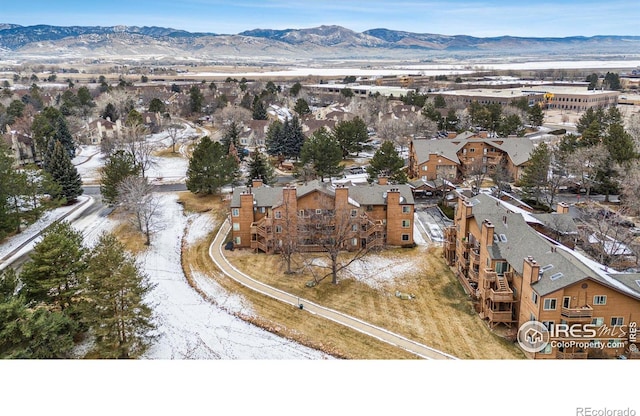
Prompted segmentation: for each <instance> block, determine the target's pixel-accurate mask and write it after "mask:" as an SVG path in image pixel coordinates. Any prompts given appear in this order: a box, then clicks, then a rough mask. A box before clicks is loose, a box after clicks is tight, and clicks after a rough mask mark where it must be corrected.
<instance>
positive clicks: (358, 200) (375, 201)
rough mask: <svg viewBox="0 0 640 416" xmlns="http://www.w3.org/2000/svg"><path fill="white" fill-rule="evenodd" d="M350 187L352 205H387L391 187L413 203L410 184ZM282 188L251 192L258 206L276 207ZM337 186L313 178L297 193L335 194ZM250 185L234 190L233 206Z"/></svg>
mask: <svg viewBox="0 0 640 416" xmlns="http://www.w3.org/2000/svg"><path fill="white" fill-rule="evenodd" d="M348 188H349V202H350V203H351V204H352V205H356V206H358V205H386V203H387V201H386V197H387V193H388V192H389V191H390V190H391V189H398V191H399V192H400V198H401V203H403V204H413V203H414V199H413V193H412V192H411V187H410V186H409V185H379V184H375V183H374V184H366V185H354V186H348ZM282 189H283V188H280V187H278V188H272V187H269V186H260V187H258V188H252V189H251V193H252V194H253V195H254V197H253V200H254V201H255V202H254V203H255V206H257V207H276V206H278V205H280V204H281V203H282ZM335 189H336V188H335V186H334V185H332V184H331V183H329V182H320V181H318V180H313V181H310V182H308V183H305V184H304V185H300V186H298V187H296V195H297V197H298V198H301V197H303V196H305V195H307V194H310V193H312V192H316V191H318V192H322V193H325V194H327V195H331V196H335ZM248 190H249V188H248V187H244V186H241V187H236V188H234V190H233V195H232V198H231V207H232V208H238V207H240V195H241V194H243V193H245V192H247V191H248Z"/></svg>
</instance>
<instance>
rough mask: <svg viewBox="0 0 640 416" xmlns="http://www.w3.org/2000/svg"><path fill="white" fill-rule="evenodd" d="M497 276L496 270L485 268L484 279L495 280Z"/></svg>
mask: <svg viewBox="0 0 640 416" xmlns="http://www.w3.org/2000/svg"><path fill="white" fill-rule="evenodd" d="M496 278H497V274H496V272H494V271H493V269H484V280H486V281H487V282H495V281H496Z"/></svg>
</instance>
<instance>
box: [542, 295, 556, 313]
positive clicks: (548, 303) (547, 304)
mask: <svg viewBox="0 0 640 416" xmlns="http://www.w3.org/2000/svg"><path fill="white" fill-rule="evenodd" d="M542 308H543V309H544V310H545V311H555V310H556V299H555V298H553V299H545V300H544V305H543V307H542Z"/></svg>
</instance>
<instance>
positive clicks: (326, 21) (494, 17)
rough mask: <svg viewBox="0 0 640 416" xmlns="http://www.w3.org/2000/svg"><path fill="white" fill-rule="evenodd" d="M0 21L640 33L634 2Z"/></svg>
mask: <svg viewBox="0 0 640 416" xmlns="http://www.w3.org/2000/svg"><path fill="white" fill-rule="evenodd" d="M0 23H15V24H20V25H23V26H28V25H36V24H50V25H58V26H73V25H81V26H114V25H128V26H163V27H172V28H175V29H183V30H187V31H190V32H212V33H218V34H235V33H239V32H242V31H244V30H251V29H256V28H261V29H300V28H309V27H316V26H320V25H340V26H344V27H346V28H348V29H352V30H354V31H356V32H362V31H364V30H367V29H375V28H386V29H393V30H405V31H408V32H416V33H437V34H444V35H461V34H463V35H471V36H479V37H485V36H502V35H511V36H535V37H549V36H551V37H564V36H593V35H636V36H640V3H638V0H607V1H603V0H597V1H596V0H556V1H549V0H538V1H529V0H485V1H482V0H463V1H417V0H399V1H390V0H369V1H349V0H342V1H334V0H321V1H316V0H236V1H218V0H100V1H87V0H31V1H27V2H26V3H22V2H20V1H6V2H3V5H2V10H1V11H0Z"/></svg>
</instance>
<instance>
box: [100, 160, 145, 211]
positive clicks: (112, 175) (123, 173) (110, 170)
mask: <svg viewBox="0 0 640 416" xmlns="http://www.w3.org/2000/svg"><path fill="white" fill-rule="evenodd" d="M139 173H140V168H139V166H137V165H136V163H135V160H134V159H133V157H132V156H131V154H130V153H128V152H125V151H123V150H118V151H117V152H115V153H113V154H111V155H110V156H109V157H108V158H107V161H106V162H105V164H104V167H103V168H102V171H101V172H100V176H101V182H100V193H101V194H102V199H103V200H104V202H106V203H107V204H113V203H115V202H116V201H117V199H118V186H120V184H121V183H122V181H123V180H124V179H125V178H127V177H129V176H134V175H135V176H137V175H138V174H139Z"/></svg>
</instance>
